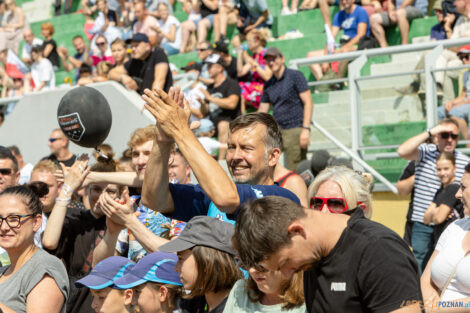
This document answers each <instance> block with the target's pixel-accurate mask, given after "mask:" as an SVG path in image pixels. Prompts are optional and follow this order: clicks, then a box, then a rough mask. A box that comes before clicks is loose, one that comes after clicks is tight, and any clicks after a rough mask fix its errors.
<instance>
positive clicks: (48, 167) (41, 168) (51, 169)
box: [31, 160, 59, 175]
mask: <svg viewBox="0 0 470 313" xmlns="http://www.w3.org/2000/svg"><path fill="white" fill-rule="evenodd" d="M57 170H59V167H58V166H57V165H56V164H55V163H54V162H52V161H51V160H42V161H39V162H38V163H37V164H36V165H35V166H34V167H33V170H32V171H31V173H34V172H47V173H51V174H53V175H54V174H55V172H56V171H57Z"/></svg>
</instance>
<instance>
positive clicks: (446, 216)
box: [423, 152, 461, 251]
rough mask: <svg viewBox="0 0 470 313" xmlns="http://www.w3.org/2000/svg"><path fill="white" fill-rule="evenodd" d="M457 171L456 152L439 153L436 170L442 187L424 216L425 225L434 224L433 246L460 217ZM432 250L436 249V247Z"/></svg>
mask: <svg viewBox="0 0 470 313" xmlns="http://www.w3.org/2000/svg"><path fill="white" fill-rule="evenodd" d="M456 171H457V167H456V166H455V156H454V154H453V153H449V152H442V153H441V154H439V156H438V157H437V159H436V172H437V177H438V178H439V180H440V181H441V188H439V190H438V191H436V194H435V196H434V199H433V200H432V202H431V204H430V205H429V207H428V208H427V210H426V212H425V213H424V217H423V223H424V224H425V225H430V224H431V223H432V224H434V239H433V243H434V244H433V247H435V246H436V244H437V241H438V240H439V237H440V236H441V234H442V232H443V231H444V229H445V228H446V227H447V226H448V225H449V224H450V223H452V222H453V221H455V220H456V219H457V218H460V214H459V212H458V211H457V208H459V206H460V205H461V202H460V200H459V199H457V198H456V197H455V194H456V193H457V191H458V190H459V187H460V185H459V184H458V183H457V182H455V172H456ZM430 251H434V249H431V250H430Z"/></svg>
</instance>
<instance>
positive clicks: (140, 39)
mask: <svg viewBox="0 0 470 313" xmlns="http://www.w3.org/2000/svg"><path fill="white" fill-rule="evenodd" d="M133 41H135V42H149V37H147V35H146V34H143V33H136V34H134V35H133V36H132V38H130V39H127V40H126V44H130V43H131V42H133Z"/></svg>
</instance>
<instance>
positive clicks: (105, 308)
mask: <svg viewBox="0 0 470 313" xmlns="http://www.w3.org/2000/svg"><path fill="white" fill-rule="evenodd" d="M90 292H91V294H92V296H93V301H92V303H91V307H92V309H93V310H95V312H97V313H128V312H129V311H128V310H127V309H126V305H125V294H124V292H123V291H121V290H117V289H113V288H110V287H106V288H104V289H99V290H93V289H90Z"/></svg>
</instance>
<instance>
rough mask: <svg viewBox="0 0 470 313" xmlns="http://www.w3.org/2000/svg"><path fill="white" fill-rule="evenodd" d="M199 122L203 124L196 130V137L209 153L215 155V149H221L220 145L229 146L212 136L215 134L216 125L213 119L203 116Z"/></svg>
mask: <svg viewBox="0 0 470 313" xmlns="http://www.w3.org/2000/svg"><path fill="white" fill-rule="evenodd" d="M199 122H200V123H201V126H199V128H197V129H196V130H195V131H194V132H195V133H196V137H197V139H198V140H199V142H200V143H201V145H202V146H203V147H204V149H205V150H206V151H207V153H209V154H210V155H211V156H213V157H215V151H217V150H219V148H220V147H225V148H227V144H223V143H220V142H219V141H217V140H215V139H214V138H212V137H214V134H215V127H214V123H212V121H211V120H209V119H207V118H203V119H201V120H199Z"/></svg>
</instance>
